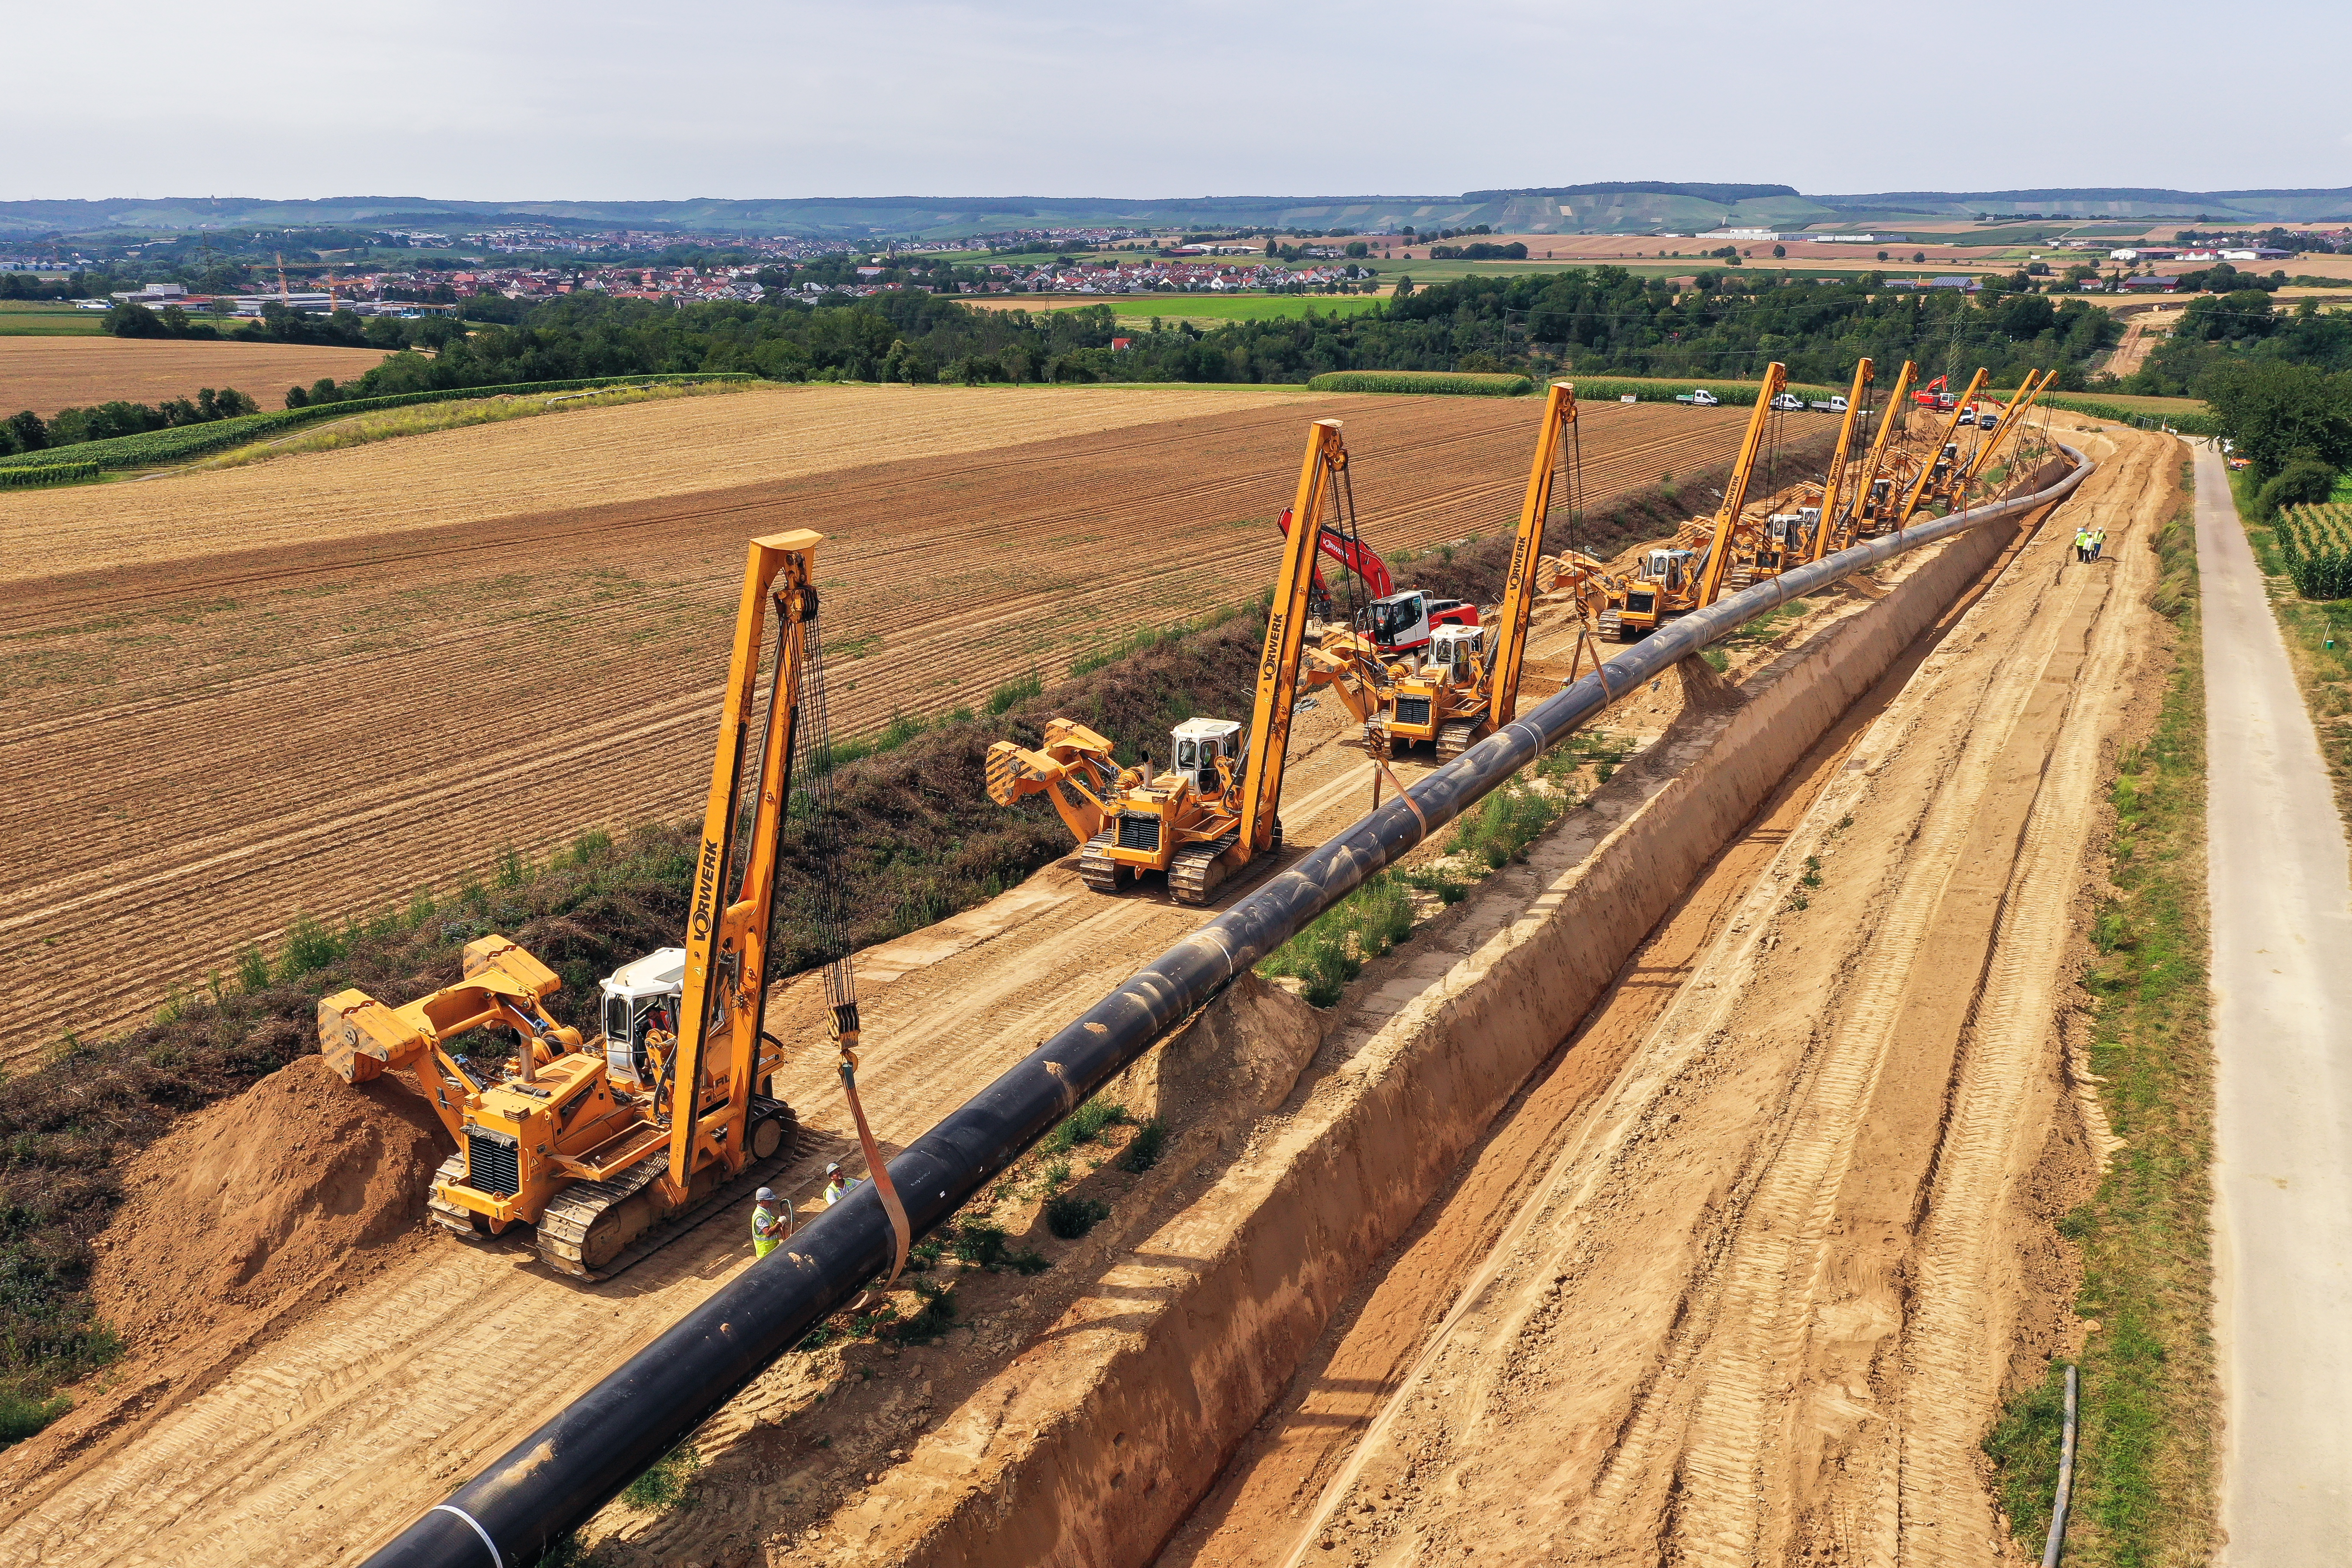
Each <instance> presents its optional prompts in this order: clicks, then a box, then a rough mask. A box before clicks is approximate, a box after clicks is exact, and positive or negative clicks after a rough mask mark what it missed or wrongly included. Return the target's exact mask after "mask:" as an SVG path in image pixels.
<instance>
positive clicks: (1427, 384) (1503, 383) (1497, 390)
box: [1307, 370, 1536, 397]
mask: <svg viewBox="0 0 2352 1568" xmlns="http://www.w3.org/2000/svg"><path fill="white" fill-rule="evenodd" d="M1535 389H1536V384H1535V383H1534V382H1532V381H1529V380H1528V378H1527V377H1526V376H1524V375H1495V374H1486V373H1484V372H1479V371H1454V370H1334V371H1326V372H1325V373H1324V374H1321V375H1318V376H1317V377H1315V378H1314V379H1313V380H1311V381H1309V382H1308V383H1307V390H1308V391H1309V392H1420V393H1429V392H1450V393H1455V394H1461V393H1468V394H1470V395H1474V396H1475V395H1485V396H1487V397H1519V396H1524V395H1526V394H1528V393H1530V392H1533V391H1534V390H1535Z"/></svg>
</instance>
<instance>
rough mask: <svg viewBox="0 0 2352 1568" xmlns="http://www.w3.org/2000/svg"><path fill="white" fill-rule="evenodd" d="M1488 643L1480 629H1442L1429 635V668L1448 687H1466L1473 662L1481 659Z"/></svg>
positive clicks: (1443, 627) (1464, 627)
mask: <svg viewBox="0 0 2352 1568" xmlns="http://www.w3.org/2000/svg"><path fill="white" fill-rule="evenodd" d="M1485 643H1486V630H1485V628H1483V627H1480V626H1439V627H1437V628H1436V629H1435V630H1433V631H1432V632H1431V633H1430V634H1429V663H1430V668H1431V669H1432V670H1433V672H1434V673H1435V674H1437V675H1440V676H1443V677H1444V679H1445V680H1446V682H1447V683H1448V684H1449V685H1453V686H1467V685H1469V684H1470V682H1471V679H1472V674H1473V672H1472V670H1471V668H1470V661H1471V660H1473V659H1475V658H1478V657H1479V655H1480V653H1481V652H1482V651H1483V648H1484V645H1485Z"/></svg>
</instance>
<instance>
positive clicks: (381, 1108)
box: [91, 1057, 450, 1357]
mask: <svg viewBox="0 0 2352 1568" xmlns="http://www.w3.org/2000/svg"><path fill="white" fill-rule="evenodd" d="M449 1146H450V1145H449V1140H448V1136H447V1134H446V1132H445V1131H443V1130H442V1127H441V1124H440V1122H439V1121H437V1120H436V1118H435V1117H434V1115H433V1112H432V1109H431V1107H430V1106H428V1105H427V1104H426V1103H425V1100H424V1098H423V1097H422V1096H420V1095H419V1094H418V1093H417V1092H416V1090H415V1089H413V1088H411V1087H410V1086H409V1085H407V1084H406V1083H404V1082H402V1081H401V1080H399V1079H391V1078H385V1079H376V1080H375V1081H374V1082H373V1083H368V1084H363V1085H358V1086H354V1085H352V1084H347V1083H345V1082H343V1080H342V1079H341V1078H339V1077H338V1076H336V1074H335V1072H334V1070H333V1069H332V1068H329V1067H328V1066H327V1064H326V1063H325V1061H323V1060H322V1059H320V1058H318V1057H302V1058H298V1059H297V1060H295V1061H294V1062H293V1063H291V1064H290V1065H289V1066H287V1067H285V1068H281V1069H280V1070H278V1071H277V1072H274V1073H272V1074H270V1075H269V1076H268V1078H265V1079H262V1080H261V1081H260V1082H258V1083H257V1084H255V1085H254V1086H253V1087H252V1088H251V1089H247V1091H246V1092H245V1093H243V1094H241V1095H239V1096H238V1097H237V1098H236V1099H235V1100H228V1101H226V1102H225V1103H223V1104H221V1105H218V1106H215V1107H213V1108H212V1109H210V1110H205V1111H203V1112H200V1113H199V1114H197V1115H195V1116H194V1117H191V1118H189V1119H188V1120H187V1121H185V1122H184V1123H183V1124H182V1125H181V1126H179V1127H177V1128H175V1129H174V1130H173V1131H172V1132H170V1133H169V1134H168V1135H166V1136H165V1137H163V1139H161V1140H159V1141H158V1142H155V1143H154V1144H153V1145H152V1146H151V1147H150V1148H148V1149H147V1150H146V1152H143V1153H142V1154H141V1155H140V1156H139V1158H138V1159H137V1161H135V1162H134V1163H132V1165H131V1169H130V1170H129V1171H127V1172H126V1173H125V1174H124V1193H125V1197H124V1203H123V1207H122V1211H121V1214H120V1215H118V1216H117V1217H116V1219H115V1221H114V1223H113V1224H112V1225H111V1226H109V1227H108V1228H107V1231H106V1234H105V1235H104V1236H103V1237H100V1240H99V1241H98V1243H97V1249H98V1254H99V1264H98V1268H97V1272H96V1274H95V1276H94V1278H93V1279H92V1281H91V1291H92V1294H93V1295H94V1296H95V1297H96V1299H97V1302H98V1309H99V1313H100V1317H102V1318H103V1319H104V1320H105V1321H107V1322H109V1323H110V1324H112V1325H113V1326H114V1328H115V1329H116V1331H119V1332H120V1333H121V1335H122V1336H123V1338H124V1340H125V1341H126V1342H128V1343H129V1346H130V1348H131V1353H132V1354H133V1355H136V1356H141V1357H145V1356H149V1355H154V1354H161V1353H163V1352H167V1351H169V1350H172V1349H173V1348H175V1347H179V1346H183V1345H185V1346H188V1348H198V1347H196V1346H194V1345H193V1344H191V1343H190V1342H191V1341H193V1340H194V1339H195V1338H197V1337H198V1336H202V1335H205V1334H207V1333H208V1332H212V1331H221V1330H232V1331H248V1330H250V1329H251V1328H255V1327H258V1326H259V1321H267V1320H268V1319H270V1318H274V1317H277V1316H278V1315H279V1314H280V1313H282V1312H284V1311H286V1310H289V1309H292V1308H294V1307H297V1306H299V1304H300V1303H301V1302H302V1301H303V1300H306V1299H308V1298H311V1297H314V1296H316V1295H317V1294H318V1293H319V1292H320V1291H321V1290H324V1289H331V1287H332V1286H333V1285H335V1284H337V1283H339V1282H340V1281H341V1280H342V1279H347V1278H350V1277H352V1273H353V1272H354V1271H362V1272H363V1271H371V1270H372V1268H373V1265H374V1263H375V1262H376V1261H378V1259H377V1258H373V1257H371V1254H374V1253H380V1252H382V1251H383V1250H384V1244H386V1243H390V1242H395V1241H398V1240H399V1239H401V1238H402V1237H406V1236H409V1235H413V1234H414V1233H415V1231H416V1229H417V1226H418V1224H419V1222H420V1221H421V1220H422V1219H423V1217H424V1215H425V1198H426V1196H427V1195H428V1194H429V1193H430V1191H431V1188H432V1183H433V1172H434V1169H435V1167H436V1166H437V1165H438V1164H439V1163H441V1161H442V1159H443V1158H444V1157H445V1156H446V1153H447V1152H448V1149H449ZM257 1320H258V1321H257ZM239 1337H242V1335H241V1333H240V1335H239Z"/></svg>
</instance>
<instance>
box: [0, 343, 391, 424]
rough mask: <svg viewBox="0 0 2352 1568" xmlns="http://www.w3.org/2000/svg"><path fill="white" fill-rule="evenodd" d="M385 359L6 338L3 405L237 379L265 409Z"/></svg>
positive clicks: (48, 407)
mask: <svg viewBox="0 0 2352 1568" xmlns="http://www.w3.org/2000/svg"><path fill="white" fill-rule="evenodd" d="M382 359H383V350H381V349H334V348H319V347H314V346H310V345H306V344H301V343H235V342H230V343H223V342H211V343H201V342H172V341H169V340H154V339H147V338H115V337H87V338H83V337H76V338H29V337H28V338H16V337H5V338H0V408H5V409H6V410H7V411H8V412H9V413H12V414H13V413H15V412H16V410H17V409H20V408H29V409H31V410H32V411H33V412H34V413H36V414H38V415H40V416H42V417H43V418H47V417H48V416H50V415H52V414H55V413H56V412H57V411H58V409H60V408H75V407H84V408H86V407H88V406H89V405H91V404H94V403H106V402H110V401H112V400H114V399H117V398H121V399H124V400H126V401H129V402H131V403H148V404H158V403H162V402H163V401H164V400H165V399H167V398H173V397H194V395H196V389H197V388H198V387H204V386H209V387H213V388H215V390H217V389H219V388H221V387H225V386H233V387H235V388H236V389H237V390H238V391H239V392H242V393H244V394H245V395H247V396H248V397H250V398H252V399H253V400H254V401H255V402H256V403H258V404H260V405H261V406H262V407H264V408H276V407H278V406H280V405H282V404H283V403H284V402H285V400H286V389H287V388H288V387H289V386H294V385H301V386H306V387H307V386H309V385H310V384H311V383H312V382H314V381H316V380H318V379H319V378H320V376H322V375H326V376H332V377H334V379H336V380H337V381H348V380H350V379H351V378H352V377H353V376H356V375H360V374H364V373H365V372H367V371H368V370H370V369H372V368H373V367H374V365H375V364H376V363H378V362H379V361H381V360H382Z"/></svg>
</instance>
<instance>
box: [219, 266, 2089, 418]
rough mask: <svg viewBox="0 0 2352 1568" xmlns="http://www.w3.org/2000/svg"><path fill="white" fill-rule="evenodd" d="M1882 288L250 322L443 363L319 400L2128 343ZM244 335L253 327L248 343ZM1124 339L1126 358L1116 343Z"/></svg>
mask: <svg viewBox="0 0 2352 1568" xmlns="http://www.w3.org/2000/svg"><path fill="white" fill-rule="evenodd" d="M1875 281H1876V280H1875V279H1874V278H1867V277H1865V278H1864V279H1854V280H1843V279H1841V280H1821V281H1816V280H1811V279H1786V278H1783V277H1781V276H1780V275H1774V274H1755V273H1742V274H1735V273H1730V272H1724V273H1717V274H1707V275H1703V277H1702V280H1701V282H1700V284H1699V286H1698V287H1697V288H1696V289H1682V290H1676V289H1674V288H1673V287H1672V286H1671V285H1669V284H1667V283H1666V282H1664V280H1663V279H1642V278H1637V277H1634V276H1633V275H1632V274H1629V273H1628V272H1626V271H1625V270H1624V269H1623V268H1609V267H1603V268H1592V269H1589V270H1585V269H1579V270H1572V271H1566V272H1560V273H1554V274H1546V275H1538V276H1534V277H1526V278H1516V279H1478V278H1474V279H1463V280H1461V281H1458V282H1451V283H1444V284H1440V285H1437V286H1435V287H1432V288H1427V289H1406V288H1402V287H1401V288H1400V290H1399V294H1398V296H1397V297H1396V298H1394V299H1391V300H1389V301H1388V302H1387V303H1386V304H1385V305H1384V306H1383V307H1381V309H1379V310H1374V311H1371V312H1369V313H1367V314H1364V315H1358V316H1348V317H1339V316H1326V315H1321V314H1318V313H1315V312H1313V311H1312V310H1311V309H1310V310H1309V312H1308V313H1307V314H1305V315H1303V316H1299V317H1297V318H1291V319H1286V320H1276V321H1234V322H1229V323H1224V324H1221V325H1218V326H1214V327H1210V328H1206V329H1203V328H1202V327H1198V326H1195V325H1192V323H1190V322H1186V321H1170V320H1166V319H1159V320H1153V321H1150V322H1149V323H1148V324H1142V325H1139V324H1137V323H1135V322H1132V321H1129V322H1124V323H1123V322H1121V321H1119V320H1118V318H1117V317H1116V316H1115V315H1114V314H1113V313H1112V310H1111V308H1110V307H1109V306H1108V305H1098V306H1090V307H1087V308H1084V309H1079V310H1040V311H1027V310H971V309H970V308H968V307H966V306H964V305H962V304H961V303H960V302H958V301H957V300H954V299H952V298H948V297H943V296H940V295H937V294H929V293H924V292H921V291H919V290H904V291H898V290H892V291H887V292H883V293H878V294H875V295H872V296H869V297H867V298H866V299H862V300H840V299H838V298H837V297H836V298H835V299H832V300H819V301H817V302H815V303H809V302H804V301H802V300H781V301H762V302H761V303H758V304H751V303H747V302H717V303H711V304H701V305H687V306H677V305H672V304H669V303H667V302H666V301H660V300H616V299H613V298H611V297H609V296H605V295H602V294H592V293H576V294H569V295H564V296H562V297H561V298H558V299H555V300H548V301H545V302H542V303H538V304H533V305H530V306H528V307H523V306H521V302H520V301H502V303H505V304H508V305H510V306H516V307H518V308H517V309H516V310H514V312H513V314H514V316H515V319H514V320H513V321H507V322H479V321H468V322H467V323H463V324H460V323H457V322H452V321H441V320H435V321H415V322H397V321H389V320H387V319H385V318H382V317H378V318H373V319H370V320H368V321H362V320H361V319H360V318H358V317H356V316H352V315H349V314H348V313H346V314H342V315H337V316H328V317H316V316H310V317H305V316H298V315H296V314H294V313H293V312H276V311H274V310H273V311H272V312H270V313H268V314H266V315H265V319H264V321H262V322H260V323H255V324H252V327H251V331H253V333H254V335H257V336H258V335H266V336H268V337H270V338H272V339H273V340H275V341H285V342H340V343H347V344H350V345H351V346H354V347H386V348H394V349H403V348H405V349H409V350H412V351H414V350H423V349H433V350H436V352H435V353H431V354H430V355H428V354H426V353H421V352H407V353H397V352H396V353H394V354H393V355H392V357H390V358H388V359H386V360H385V361H384V362H383V363H382V364H380V365H378V366H376V367H375V368H374V369H373V370H371V371H369V372H368V373H367V374H365V375H363V376H361V377H359V378H357V379H355V380H353V381H351V382H347V383H344V384H341V385H340V386H330V387H328V388H325V389H321V388H310V389H305V391H304V393H303V396H304V398H305V399H306V400H313V401H315V400H317V399H319V398H320V395H321V394H322V391H323V394H324V395H326V396H330V397H366V396H377V395H384V394H388V393H404V392H419V391H426V390H434V389H457V388H463V387H468V386H489V385H501V384H509V383H516V382H526V381H542V380H562V379H569V378H572V377H578V376H596V375H635V374H656V373H666V372H677V373H685V372H694V371H719V370H732V371H750V372H752V373H755V374H760V375H762V376H766V377H768V378H769V379H771V380H777V381H901V382H936V381H953V382H961V383H965V384H975V385H977V384H988V383H1006V382H1011V383H1024V382H1090V381H1140V382H1150V381H1192V382H1303V381H1306V380H1307V379H1308V378H1309V377H1311V376H1314V375H1318V374H1322V373H1324V372H1326V371H1337V370H1516V371H1521V372H1525V373H1527V374H1535V375H1543V374H1632V375H1665V376H1706V377H1723V376H1733V375H1739V374H1750V373H1753V372H1755V371H1758V370H1760V369H1761V368H1762V367H1763V365H1764V363H1766V362H1767V361H1769V360H1774V359H1778V360H1781V361H1784V362H1786V363H1788V365H1789V367H1790V374H1793V375H1795V376H1796V377H1797V378H1799V379H1801V380H1809V381H1817V382H1829V381H1835V380H1840V379H1843V377H1844V376H1845V375H1847V374H1850V373H1851V372H1852V369H1853V362H1854V359H1855V357H1856V356H1857V355H1860V354H1870V355H1872V356H1874V358H1876V359H1877V360H1878V361H1879V362H1880V363H1883V364H1891V363H1896V362H1899V361H1900V360H1902V359H1905V358H1906V357H1907V358H1911V359H1916V360H1918V361H1919V362H1920V363H1922V364H1923V365H1926V366H1927V369H1928V373H1929V374H1936V373H1937V372H1942V371H1950V372H1953V373H1955V374H1959V375H1966V374H1969V373H1971V372H1973V371H1974V370H1975V368H1976V367H1977V366H1978V365H1979V364H1984V365H1987V366H1989V367H1990V369H1991V370H1992V372H1993V379H1994V382H1995V383H1996V384H2009V385H2014V384H2016V382H2017V380H2018V379H2019V378H2020V377H2021V375H2022V374H2023V373H2024V371H2025V370H2026V368H2027V367H2029V366H2041V367H2044V368H2048V367H2053V366H2054V367H2056V368H2057V369H2058V370H2059V371H2060V373H2061V376H2060V385H2061V386H2076V387H2079V386H2081V385H2082V384H2084V377H2085V367H2086V364H2087V362H2088V360H2089V358H2090V356H2091V355H2092V354H2093V353H2095V352H2097V350H2098V349H2100V348H2102V347H2104V346H2105V345H2106V344H2108V343H2110V342H2113V341H2114V340H2115V337H2116V328H2115V325H2114V322H2113V320H2112V318H2111V317H2109V316H2108V314H2107V313H2106V312H2105V311H2104V310H2098V309H2097V308H2096V307H2094V306H2091V305H2088V304H2085V303H2084V302H2082V301H2080V300H2073V301H2068V302H2066V303H2063V304H2053V302H2052V300H2050V299H2048V298H2047V297H2045V296H2043V295H2041V294H2035V293H2001V292H1999V291H1995V292H1993V293H1992V294H1991V295H1990V298H1989V299H1985V300H1982V301H1981V302H1980V301H1979V300H1970V299H1968V298H1966V297H1963V296H1961V295H1960V294H1958V292H1956V291H1943V290H1937V291H1933V292H1927V291H1922V292H1919V293H1893V292H1889V291H1886V290H1885V289H1879V288H1875V287H1874V284H1875ZM247 330H248V329H247V328H240V329H238V331H239V333H240V334H243V333H245V332H246V331H247ZM1115 342H1124V346H1123V347H1119V346H1114V343H1115Z"/></svg>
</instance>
